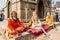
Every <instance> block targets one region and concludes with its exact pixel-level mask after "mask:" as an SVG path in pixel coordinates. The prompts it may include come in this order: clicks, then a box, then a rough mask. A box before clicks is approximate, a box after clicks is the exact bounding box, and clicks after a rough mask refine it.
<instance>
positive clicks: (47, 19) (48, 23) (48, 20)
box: [45, 16, 54, 25]
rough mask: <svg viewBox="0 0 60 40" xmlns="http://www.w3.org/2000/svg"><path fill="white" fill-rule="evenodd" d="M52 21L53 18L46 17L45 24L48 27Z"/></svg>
mask: <svg viewBox="0 0 60 40" xmlns="http://www.w3.org/2000/svg"><path fill="white" fill-rule="evenodd" d="M53 21H54V19H53V17H52V16H46V21H45V22H46V24H47V25H50V24H51V23H52V22H53Z"/></svg>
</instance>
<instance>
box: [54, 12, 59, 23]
mask: <svg viewBox="0 0 60 40" xmlns="http://www.w3.org/2000/svg"><path fill="white" fill-rule="evenodd" d="M55 19H56V22H58V21H59V15H58V13H57V12H56V16H55Z"/></svg>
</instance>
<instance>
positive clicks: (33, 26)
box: [28, 10, 48, 35]
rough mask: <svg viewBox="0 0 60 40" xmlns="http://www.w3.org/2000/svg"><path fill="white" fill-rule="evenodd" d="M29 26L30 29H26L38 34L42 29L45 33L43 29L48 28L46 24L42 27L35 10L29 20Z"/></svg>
mask: <svg viewBox="0 0 60 40" xmlns="http://www.w3.org/2000/svg"><path fill="white" fill-rule="evenodd" d="M29 26H30V29H28V31H29V32H32V33H33V34H35V35H39V34H40V33H42V31H43V32H44V33H45V34H46V32H45V30H46V29H48V26H47V25H46V26H44V27H42V22H41V21H40V19H39V18H38V16H37V10H35V11H33V16H32V18H31V20H30V21H29ZM41 29H42V30H41Z"/></svg>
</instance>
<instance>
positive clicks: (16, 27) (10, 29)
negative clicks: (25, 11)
mask: <svg viewBox="0 0 60 40" xmlns="http://www.w3.org/2000/svg"><path fill="white" fill-rule="evenodd" d="M24 28H25V25H24V23H22V22H21V21H19V19H18V18H17V13H16V12H15V11H13V12H12V13H11V18H9V19H8V26H7V31H6V33H5V34H7V35H8V37H12V36H14V35H18V34H19V33H20V32H22V31H23V30H24Z"/></svg>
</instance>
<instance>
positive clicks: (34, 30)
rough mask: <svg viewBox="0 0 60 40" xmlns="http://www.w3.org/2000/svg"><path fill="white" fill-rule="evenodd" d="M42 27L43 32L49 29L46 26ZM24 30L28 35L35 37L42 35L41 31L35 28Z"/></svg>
mask: <svg viewBox="0 0 60 40" xmlns="http://www.w3.org/2000/svg"><path fill="white" fill-rule="evenodd" d="M42 26H43V28H44V29H45V30H48V29H49V27H48V25H45V24H44V25H42ZM25 30H26V31H27V32H30V33H32V34H34V35H36V36H38V35H40V34H42V33H43V31H42V30H40V29H35V28H26V29H25Z"/></svg>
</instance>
